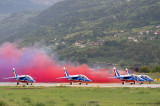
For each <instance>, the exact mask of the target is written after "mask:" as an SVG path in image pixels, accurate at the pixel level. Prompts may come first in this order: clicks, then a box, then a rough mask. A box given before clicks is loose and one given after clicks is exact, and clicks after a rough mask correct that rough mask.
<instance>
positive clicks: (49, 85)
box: [0, 82, 160, 88]
mask: <svg viewBox="0 0 160 106" xmlns="http://www.w3.org/2000/svg"><path fill="white" fill-rule="evenodd" d="M23 85H25V86H35V87H55V86H68V87H97V88H98V87H136V88H148V87H149V88H160V84H142V85H140V84H135V85H130V84H124V85H122V84H121V83H89V84H88V85H86V84H85V83H82V84H81V85H79V84H78V83H73V85H70V84H69V83H33V85H30V84H29V85H26V83H20V85H18V86H23ZM0 86H17V85H16V82H0Z"/></svg>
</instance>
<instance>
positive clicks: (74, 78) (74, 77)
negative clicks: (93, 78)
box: [57, 76, 79, 80]
mask: <svg viewBox="0 0 160 106" xmlns="http://www.w3.org/2000/svg"><path fill="white" fill-rule="evenodd" d="M63 78H66V79H69V80H71V79H72V80H77V78H79V77H77V76H69V77H67V76H66V77H59V78H57V79H63Z"/></svg>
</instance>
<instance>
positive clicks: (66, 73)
mask: <svg viewBox="0 0 160 106" xmlns="http://www.w3.org/2000/svg"><path fill="white" fill-rule="evenodd" d="M64 71H65V75H66V77H68V76H69V74H68V72H67V70H66V68H65V67H64Z"/></svg>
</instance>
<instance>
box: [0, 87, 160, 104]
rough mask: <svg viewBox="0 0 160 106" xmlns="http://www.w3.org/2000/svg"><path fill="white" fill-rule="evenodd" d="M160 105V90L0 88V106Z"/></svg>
mask: <svg viewBox="0 0 160 106" xmlns="http://www.w3.org/2000/svg"><path fill="white" fill-rule="evenodd" d="M125 105H135V106H137V105H149V106H150V105H160V88H127V87H125V88H91V87H86V88H84V87H21V88H18V87H0V106H125Z"/></svg>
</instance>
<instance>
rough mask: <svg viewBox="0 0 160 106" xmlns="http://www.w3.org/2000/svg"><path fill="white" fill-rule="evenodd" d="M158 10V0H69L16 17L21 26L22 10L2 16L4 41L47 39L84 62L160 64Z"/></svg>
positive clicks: (23, 42) (62, 54)
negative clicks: (16, 13) (4, 17)
mask: <svg viewBox="0 0 160 106" xmlns="http://www.w3.org/2000/svg"><path fill="white" fill-rule="evenodd" d="M159 13H160V2H159V1H157V0H152V1H150V0H130V1H129V0H65V1H62V2H58V3H56V4H54V5H53V6H52V7H50V8H48V9H46V10H44V11H42V12H40V13H39V14H37V15H32V16H31V17H30V15H27V14H26V15H24V16H25V17H23V18H21V20H22V21H23V22H19V20H14V22H15V23H18V24H16V28H14V25H15V24H14V23H13V21H12V20H10V18H14V17H17V15H15V16H14V15H13V16H11V17H10V18H8V19H6V20H2V21H0V26H1V27H0V37H2V39H1V43H2V42H3V41H4V40H5V41H13V40H15V39H17V38H18V39H21V42H20V45H21V46H26V45H29V44H34V42H37V41H41V40H44V41H45V42H46V45H47V46H50V47H52V48H53V50H55V51H57V52H58V54H59V57H60V59H61V60H66V59H67V60H70V61H78V62H80V63H90V62H92V61H96V62H107V63H116V64H120V65H122V66H123V65H138V66H139V65H154V64H160V54H159V53H160V43H159V42H160V38H159V35H160V31H159V29H160V19H159V17H160V14H159ZM28 16H29V17H28ZM26 17H27V18H26ZM8 20H10V21H8ZM24 21H25V22H24ZM4 23H5V24H4ZM6 25H8V26H6ZM17 27H18V28H17ZM4 35H5V36H4ZM6 36H7V37H6Z"/></svg>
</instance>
